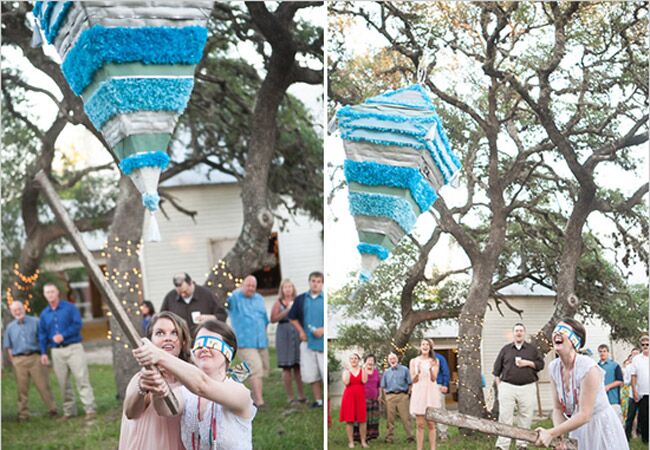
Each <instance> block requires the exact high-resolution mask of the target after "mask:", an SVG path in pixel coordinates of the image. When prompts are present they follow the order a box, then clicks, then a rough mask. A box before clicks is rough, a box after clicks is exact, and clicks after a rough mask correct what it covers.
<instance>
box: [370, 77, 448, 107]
mask: <svg viewBox="0 0 650 450" xmlns="http://www.w3.org/2000/svg"><path fill="white" fill-rule="evenodd" d="M404 91H417V92H419V93H420V94H421V95H422V100H423V101H424V103H425V104H426V105H427V109H429V110H431V111H435V110H436V107H435V106H434V105H433V102H432V101H431V98H429V93H428V92H427V91H426V90H425V89H424V88H423V87H422V85H420V84H412V85H411V86H407V87H403V88H400V89H396V90H394V91H389V92H385V93H383V94H381V95H378V96H377V97H372V98H369V99H367V100H366V101H365V103H367V104H382V103H384V104H388V105H397V106H405V107H408V108H420V109H421V108H422V105H419V104H417V103H408V102H398V101H395V100H392V98H391V97H393V96H394V95H396V94H399V93H401V92H404Z"/></svg>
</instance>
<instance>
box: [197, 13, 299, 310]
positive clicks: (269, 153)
mask: <svg viewBox="0 0 650 450" xmlns="http://www.w3.org/2000/svg"><path fill="white" fill-rule="evenodd" d="M247 6H248V8H249V10H250V12H251V16H252V17H253V21H254V22H255V23H256V25H258V27H260V28H261V29H262V33H263V34H265V33H266V32H268V31H269V28H267V27H270V28H271V29H274V30H276V31H277V36H273V37H272V38H271V37H269V36H266V35H265V37H266V38H267V39H268V40H269V41H270V43H271V45H272V49H273V50H272V52H271V57H270V59H269V63H268V67H267V70H268V72H267V74H266V77H265V78H264V81H262V85H261V86H260V89H259V91H258V93H257V97H256V99H255V107H254V108H253V116H252V118H251V137H250V142H249V144H248V153H247V159H246V165H245V167H244V172H245V175H244V179H243V181H242V183H241V188H242V192H241V198H242V205H243V211H244V223H243V225H242V229H241V232H240V234H239V237H238V238H237V242H236V243H235V245H234V247H233V248H232V249H231V250H230V251H229V252H228V254H227V255H226V256H225V257H224V258H223V261H222V263H221V265H220V266H217V268H216V270H215V269H213V271H212V272H211V273H210V274H209V276H208V279H207V281H206V285H207V286H208V287H209V288H210V289H212V291H213V292H214V293H215V294H216V295H217V297H218V298H224V299H225V298H227V296H228V295H229V294H230V292H232V290H233V289H235V288H236V287H237V283H236V281H237V278H243V277H244V276H246V275H248V274H250V273H251V272H254V271H255V270H257V269H260V268H262V267H263V266H265V265H270V266H275V265H276V264H277V261H275V259H274V258H273V259H269V257H268V256H267V255H268V254H267V252H266V248H267V246H268V240H269V237H270V236H271V229H272V227H273V212H272V211H271V209H270V205H269V187H268V178H269V167H270V166H271V161H272V159H273V155H274V154H275V145H276V139H277V124H276V117H277V114H278V108H279V107H280V103H281V102H282V99H283V98H284V95H285V94H286V91H287V89H288V87H289V86H290V85H291V83H292V81H293V80H292V79H291V76H292V73H293V67H294V64H295V56H296V48H295V45H294V44H293V42H292V39H291V35H290V33H289V30H288V27H289V25H288V24H281V23H280V22H279V21H277V20H274V19H273V17H272V16H271V15H269V13H268V11H267V10H266V6H264V5H263V4H262V5H260V4H255V3H253V4H248V5H247Z"/></svg>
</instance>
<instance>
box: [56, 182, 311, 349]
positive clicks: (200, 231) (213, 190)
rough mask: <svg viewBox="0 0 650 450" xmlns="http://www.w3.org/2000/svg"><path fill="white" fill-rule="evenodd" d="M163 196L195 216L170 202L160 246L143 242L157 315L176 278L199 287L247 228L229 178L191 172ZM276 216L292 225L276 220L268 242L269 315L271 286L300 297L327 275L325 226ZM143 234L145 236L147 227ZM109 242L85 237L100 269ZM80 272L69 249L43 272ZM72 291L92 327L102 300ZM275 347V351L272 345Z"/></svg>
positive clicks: (147, 293) (85, 284) (85, 285)
mask: <svg viewBox="0 0 650 450" xmlns="http://www.w3.org/2000/svg"><path fill="white" fill-rule="evenodd" d="M160 190H161V191H164V192H166V193H167V194H169V195H172V196H173V197H174V199H175V201H177V202H178V203H179V204H180V205H182V206H183V207H184V208H186V209H188V210H191V211H196V212H197V214H196V216H195V217H194V220H192V219H191V218H190V217H189V216H187V215H185V214H183V213H181V212H179V211H178V210H176V209H175V208H174V207H173V206H171V205H169V203H168V202H167V205H166V206H165V212H166V213H167V215H168V216H169V219H166V218H165V217H164V215H163V214H162V213H160V212H158V213H157V219H158V223H159V226H160V234H161V236H162V241H161V242H147V241H146V240H145V242H144V245H143V247H142V251H141V254H140V257H141V265H142V273H143V287H144V294H143V299H144V300H150V301H151V302H152V303H153V304H154V306H155V307H156V310H158V309H159V308H160V305H161V304H162V301H163V298H164V296H165V294H166V293H167V292H169V291H170V290H171V289H172V288H173V285H172V276H173V274H174V273H177V272H187V273H189V274H190V275H191V276H192V278H193V279H195V280H196V281H197V283H199V284H203V282H204V281H205V279H206V276H207V273H208V272H209V271H210V269H211V268H212V266H213V265H214V264H215V263H216V262H217V261H219V259H220V258H221V257H222V256H224V255H225V254H226V252H227V251H228V250H230V248H232V246H233V244H234V243H235V241H236V239H237V237H238V236H239V232H240V230H241V227H242V223H243V213H242V203H241V197H240V192H241V190H240V187H239V185H238V184H237V183H236V182H235V181H234V179H233V178H231V177H227V176H225V175H223V174H216V175H215V174H214V173H212V174H211V175H210V176H209V177H206V173H205V172H204V173H198V172H196V171H188V172H183V173H181V174H179V175H177V176H175V177H173V178H171V179H170V180H167V181H166V182H164V183H162V184H161V186H160ZM276 213H277V214H278V215H280V216H281V217H284V218H287V219H288V221H287V223H286V225H285V226H284V227H283V229H280V224H279V221H277V220H276V221H275V225H274V228H273V233H272V236H269V239H270V242H271V244H272V250H273V251H274V252H275V253H276V256H277V257H278V260H279V267H278V268H276V269H275V270H276V271H277V273H274V274H273V275H274V276H273V277H268V278H269V280H270V281H269V280H267V282H266V285H267V286H266V289H265V290H263V291H262V294H263V295H264V296H265V300H266V306H267V310H268V311H269V313H270V309H271V306H272V304H273V301H274V300H275V298H276V297H277V288H278V286H277V285H275V286H274V285H273V284H274V283H275V282H276V280H278V279H279V280H281V279H284V278H289V279H291V280H292V281H293V282H294V283H295V284H296V288H297V290H298V292H303V291H306V290H307V289H308V279H307V277H308V276H309V273H310V272H312V271H315V270H318V271H321V272H322V271H323V241H322V230H323V227H322V225H321V224H320V223H318V222H315V221H313V220H311V219H310V218H309V217H308V216H307V215H305V214H300V215H298V216H295V217H292V216H290V215H289V214H288V213H287V212H286V211H283V210H281V211H276ZM144 229H145V234H146V230H147V224H146V223H145V227H144ZM105 238H106V235H105V234H104V233H95V234H94V235H87V234H84V239H85V241H86V244H87V245H88V246H89V248H90V250H91V251H93V254H94V255H95V258H96V260H97V262H98V263H99V264H100V265H103V264H105V263H106V261H105V259H104V258H103V257H102V255H101V246H102V243H103V242H104V240H105ZM76 267H81V263H80V261H79V260H78V259H77V257H76V255H75V254H74V251H73V249H72V247H70V246H68V247H66V248H65V249H64V250H63V251H62V252H61V254H60V256H59V257H58V258H57V260H56V261H51V262H49V263H47V264H46V265H45V267H44V268H45V269H46V270H52V271H62V270H66V269H70V268H76ZM269 283H270V285H269ZM277 283H279V281H277ZM260 284H262V283H260ZM73 288H74V289H75V291H76V292H77V294H78V295H77V296H78V297H80V298H79V299H78V300H77V304H78V305H80V306H81V308H82V312H83V313H85V315H84V317H85V319H88V322H91V321H92V318H95V320H97V316H98V315H97V312H96V310H97V307H96V306H97V305H95V307H91V306H92V305H93V304H96V303H98V302H99V297H98V293H97V292H96V290H95V289H94V286H92V283H91V282H90V281H82V282H76V283H75V284H74V286H73ZM85 306H86V307H85ZM91 310H92V313H91ZM104 322H105V321H104ZM268 331H269V334H270V335H274V332H275V325H271V326H270V327H269V330H268ZM271 343H272V345H273V339H271Z"/></svg>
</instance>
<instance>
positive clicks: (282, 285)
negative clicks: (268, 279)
mask: <svg viewBox="0 0 650 450" xmlns="http://www.w3.org/2000/svg"><path fill="white" fill-rule="evenodd" d="M285 284H291V287H292V288H293V293H292V294H291V295H292V296H293V298H296V296H297V295H298V291H296V285H295V284H293V281H291V280H290V279H288V278H285V279H284V280H282V283H280V288H279V289H278V300H282V299H283V298H284V294H283V293H282V288H284V285H285Z"/></svg>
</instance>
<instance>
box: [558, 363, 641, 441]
mask: <svg viewBox="0 0 650 450" xmlns="http://www.w3.org/2000/svg"><path fill="white" fill-rule="evenodd" d="M560 365H561V363H560V359H559V358H557V359H555V360H553V361H552V362H551V364H550V365H549V371H550V374H551V378H552V379H553V381H554V382H555V386H556V388H557V395H558V398H559V399H560V400H563V401H564V402H565V404H566V407H567V410H568V411H573V410H575V411H576V412H577V411H578V410H579V409H580V405H578V408H575V407H574V403H575V399H574V397H575V398H577V399H579V398H580V388H581V385H582V380H583V379H584V377H585V375H586V374H587V372H588V371H589V370H590V369H591V368H592V367H594V366H596V367H597V364H596V361H594V360H593V359H591V358H589V357H588V356H583V355H578V356H577V357H576V364H575V369H574V374H573V384H574V385H575V387H576V394H575V395H572V394H568V393H563V392H562V375H561V373H560ZM598 370H599V371H600V372H601V374H602V375H603V377H604V371H603V370H602V369H601V368H600V367H598ZM601 383H602V380H601ZM569 436H570V437H572V438H574V439H577V441H578V450H629V448H630V447H629V445H628V443H627V439H626V438H625V430H624V429H623V424H622V423H621V420H620V419H619V417H618V416H617V415H616V412H614V410H613V409H612V407H611V405H610V404H609V401H608V400H607V394H606V393H605V386H604V385H603V386H602V387H601V388H600V390H599V391H598V394H597V395H596V404H595V405H594V413H593V415H592V417H591V420H590V421H589V422H587V423H586V424H584V425H583V426H581V427H580V428H577V429H575V430H573V431H571V432H570V433H569Z"/></svg>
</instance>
